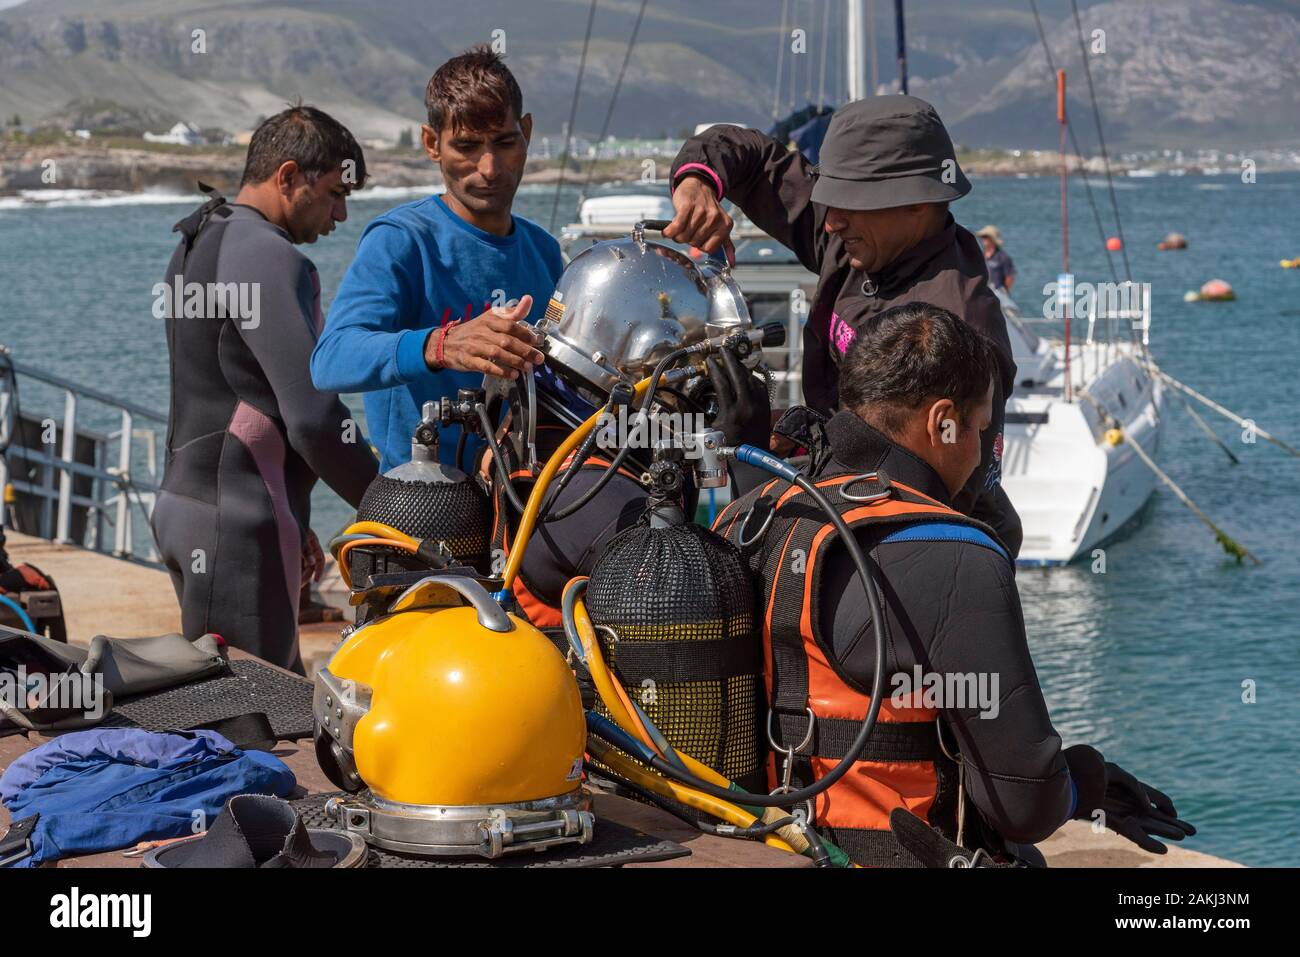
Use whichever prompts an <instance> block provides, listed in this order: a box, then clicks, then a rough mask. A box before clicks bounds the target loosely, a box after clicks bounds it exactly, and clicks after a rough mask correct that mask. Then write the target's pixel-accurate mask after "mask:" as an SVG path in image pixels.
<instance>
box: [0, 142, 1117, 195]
mask: <svg viewBox="0 0 1300 957" xmlns="http://www.w3.org/2000/svg"><path fill="white" fill-rule="evenodd" d="M1070 160H1071V168H1072V169H1074V168H1077V165H1078V164H1077V160H1076V159H1075V158H1073V157H1071V158H1070ZM366 162H367V166H368V167H369V172H370V179H369V182H368V184H367V185H369V186H377V187H388V188H401V187H419V186H429V185H437V184H438V183H440V182H441V176H440V175H439V173H438V170H437V168H436V167H434V166H432V165H431V164H430V163H429V161H428V159H427V158H426V157H425V156H424V155H423V154H420V153H417V152H414V151H409V150H407V151H396V150H371V151H369V152H368V153H367V156H366ZM1058 163H1059V160H1058V158H1057V157H1056V155H1055V154H1053V153H1046V152H1043V153H1038V154H1032V153H1029V152H1026V153H1022V154H1021V155H1020V156H1015V155H1013V154H1011V153H986V152H984V151H981V153H979V154H972V155H970V156H964V157H962V166H963V168H964V169H965V170H966V172H968V173H971V174H974V175H977V176H978V175H985V176H1019V175H1030V176H1042V175H1056V173H1057V171H1058ZM243 164H244V150H243V149H242V148H238V147H216V148H211V149H203V148H195V149H188V150H183V151H181V150H168V151H162V150H151V149H144V148H131V147H117V146H97V145H92V144H51V145H27V144H18V143H13V142H10V143H4V144H0V196H3V195H14V194H17V193H20V192H23V191H26V190H45V189H61V190H64V189H84V190H95V191H104V192H148V191H152V192H164V193H189V192H192V191H193V190H194V184H195V182H196V181H202V182H204V183H207V184H209V185H211V186H214V187H216V188H217V189H218V190H222V191H225V192H227V194H229V193H230V192H233V191H234V190H235V189H237V188H238V186H239V177H240V173H241V172H242V170H243ZM669 165H670V164H669V162H668V160H667V159H666V158H661V159H659V160H658V161H657V162H656V169H655V175H656V177H658V179H659V181H660V182H662V181H664V180H666V179H667V176H668V173H669ZM1085 168H1086V169H1087V170H1088V172H1090V173H1092V172H1100V171H1101V167H1100V163H1099V161H1097V160H1089V161H1088V162H1087V163H1086V164H1085ZM1112 168H1116V169H1118V168H1120V167H1112ZM643 174H644V170H643V168H642V165H641V160H639V159H635V158H628V159H621V160H607V161H600V162H599V163H598V165H597V168H596V171H595V175H594V177H593V182H597V183H602V184H603V183H634V182H637V181H638V180H640V179H641V177H642V176H643ZM559 176H560V168H559V161H558V160H533V161H530V162H529V164H528V169H527V171H526V172H525V175H524V182H525V183H536V184H546V183H554V182H555V181H556V180H557V179H558V178H559ZM565 178H566V179H567V180H571V181H573V182H578V181H580V179H581V180H585V178H586V169H585V167H583V168H581V169H580V168H579V167H578V165H577V164H576V163H570V166H569V170H568V171H567V172H566V173H565Z"/></svg>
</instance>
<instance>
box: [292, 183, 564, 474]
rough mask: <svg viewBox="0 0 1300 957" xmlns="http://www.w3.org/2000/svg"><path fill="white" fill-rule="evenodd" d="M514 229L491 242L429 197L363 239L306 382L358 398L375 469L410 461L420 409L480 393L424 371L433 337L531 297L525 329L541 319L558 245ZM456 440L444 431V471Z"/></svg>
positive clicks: (385, 218) (475, 379) (468, 379)
mask: <svg viewBox="0 0 1300 957" xmlns="http://www.w3.org/2000/svg"><path fill="white" fill-rule="evenodd" d="M512 220H513V223H514V228H513V229H512V231H511V233H510V235H508V236H496V235H494V234H492V233H488V232H484V231H483V230H481V229H478V228H477V227H475V226H472V225H470V224H469V223H467V222H465V221H464V220H463V219H461V218H460V217H459V216H457V215H456V214H455V213H454V212H452V211H451V210H450V209H449V208H448V207H447V205H446V204H445V203H444V202H443V201H442V198H441V197H438V196H431V197H429V198H428V199H422V200H417V201H416V202H413V203H407V204H405V205H403V206H398V207H396V208H395V209H391V210H389V211H388V212H386V213H384V214H383V215H382V216H379V217H378V218H376V219H375V220H373V221H372V222H371V223H370V224H369V225H368V226H367V227H366V229H365V232H363V233H362V234H361V241H360V242H359V243H358V245H357V255H356V258H355V259H353V260H352V265H351V266H350V267H348V271H347V275H345V276H344V277H343V282H342V284H341V285H340V286H339V291H338V295H337V296H335V298H334V303H333V305H332V306H331V307H330V311H329V316H328V317H327V318H326V321H325V331H324V332H323V333H322V334H321V337H320V340H319V342H317V344H316V348H315V350H314V351H313V352H312V357H311V375H312V381H313V382H314V383H315V385H316V388H318V389H322V390H327V391H330V392H364V393H365V406H366V418H367V422H368V426H369V432H370V437H371V440H372V441H373V442H374V444H375V446H376V448H378V449H379V452H380V456H381V462H380V468H381V469H382V470H384V471H387V470H388V469H390V468H392V467H393V466H395V465H399V464H401V463H402V462H405V461H407V460H408V459H409V458H410V457H411V434H412V433H413V432H414V431H415V427H416V425H417V424H419V421H420V407H421V406H422V405H423V404H424V403H425V402H426V401H428V400H430V399H437V398H440V397H442V396H455V394H456V390H457V389H468V388H475V389H476V388H479V387H480V386H481V385H482V382H483V375H482V373H478V372H454V371H446V370H444V371H442V372H433V371H431V370H430V369H429V367H428V366H427V365H426V364H425V361H424V345H425V340H427V339H428V337H429V334H430V332H431V331H432V330H434V329H436V328H438V327H439V326H441V325H444V324H446V323H448V322H451V321H452V320H454V319H472V318H473V317H474V316H477V315H479V314H481V313H483V312H484V311H486V310H487V309H489V308H491V307H492V306H508V305H512V304H514V303H515V302H517V301H518V300H519V299H520V298H521V297H522V296H524V295H525V294H528V295H531V296H532V297H533V305H532V309H531V310H530V311H529V314H528V317H527V318H528V321H529V322H536V321H537V320H538V319H540V318H541V316H542V315H543V313H544V312H545V311H546V303H547V301H548V300H549V299H550V297H551V293H552V292H553V291H554V289H555V283H556V280H558V279H559V277H560V273H561V272H562V271H563V269H564V262H563V259H562V258H561V256H560V245H559V243H557V242H556V241H555V239H554V237H552V236H551V235H549V234H548V233H547V232H546V231H545V230H544V229H542V228H541V227H540V226H538V225H537V224H536V223H533V222H530V221H529V220H527V219H524V218H523V217H520V216H514V217H512ZM459 433H460V430H459V427H452V428H451V429H448V430H444V432H443V436H442V441H441V448H440V457H441V459H442V461H443V462H444V463H448V464H450V463H452V462H453V461H454V458H455V451H456V449H455V446H456V438H457V437H458V436H459Z"/></svg>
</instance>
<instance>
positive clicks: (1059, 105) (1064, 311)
mask: <svg viewBox="0 0 1300 957" xmlns="http://www.w3.org/2000/svg"><path fill="white" fill-rule="evenodd" d="M1056 122H1057V125H1058V126H1059V127H1060V128H1061V139H1060V148H1059V149H1060V155H1061V259H1062V275H1061V278H1060V280H1059V281H1058V290H1059V289H1060V287H1061V286H1063V285H1066V284H1067V283H1068V294H1065V295H1061V315H1062V317H1063V318H1064V320H1065V401H1066V402H1072V401H1074V397H1073V389H1072V386H1071V382H1070V320H1071V318H1072V307H1073V302H1072V300H1073V299H1074V282H1073V279H1072V278H1071V277H1070V215H1069V209H1068V207H1067V204H1066V168H1065V131H1066V123H1065V71H1064V70H1057V71H1056Z"/></svg>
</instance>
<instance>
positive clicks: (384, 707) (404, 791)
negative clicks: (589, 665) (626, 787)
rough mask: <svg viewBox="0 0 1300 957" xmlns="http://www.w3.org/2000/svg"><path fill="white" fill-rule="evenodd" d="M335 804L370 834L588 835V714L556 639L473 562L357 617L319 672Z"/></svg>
mask: <svg viewBox="0 0 1300 957" xmlns="http://www.w3.org/2000/svg"><path fill="white" fill-rule="evenodd" d="M313 712H314V714H315V718H316V751H317V756H318V758H319V759H320V763H321V767H322V768H323V769H324V771H325V773H326V774H327V776H329V778H330V780H332V781H333V782H334V783H335V784H336V785H338V786H339V787H341V788H343V789H344V790H345V791H351V792H353V793H354V796H352V797H346V798H336V799H334V800H333V801H331V802H330V804H328V805H327V807H326V810H327V811H328V813H329V814H330V815H331V816H333V817H335V818H336V819H337V820H339V821H341V822H342V823H343V824H344V826H345V827H347V828H348V829H349V830H353V831H357V832H359V833H360V834H361V835H362V836H363V837H364V838H365V839H366V840H367V841H368V842H369V843H371V844H374V845H377V846H379V847H383V848H387V849H389V850H396V851H401V852H405V853H413V854H423V855H474V854H478V855H481V856H484V857H497V856H499V855H501V854H503V853H506V852H508V851H513V850H521V849H537V848H541V847H546V846H548V845H551V844H560V843H583V844H585V843H587V842H589V841H590V840H591V836H592V827H593V824H594V819H593V816H592V813H591V810H590V808H591V797H590V794H589V793H588V792H587V791H586V790H585V789H583V788H582V786H581V777H582V754H583V749H584V747H585V745H586V722H585V719H584V716H583V710H582V701H581V698H580V696H579V693H578V686H577V683H576V682H575V680H574V677H573V673H572V671H570V669H569V667H568V665H566V664H565V662H564V659H563V658H562V657H561V655H560V653H559V652H558V651H557V650H556V648H555V646H554V645H553V644H552V643H551V642H550V641H549V640H548V639H547V638H546V636H544V635H543V634H542V633H541V632H540V631H538V630H537V629H536V628H534V627H533V626H532V625H531V624H529V623H528V622H527V621H525V620H524V619H522V618H518V617H516V616H514V615H510V614H508V613H506V612H505V611H504V610H502V608H501V607H500V606H499V605H498V604H497V603H496V602H495V601H494V600H493V599H492V596H491V594H489V592H488V591H487V589H486V588H485V587H484V586H483V585H482V584H481V583H480V582H479V581H478V580H476V579H475V578H472V577H470V576H468V575H456V574H436V575H430V576H428V577H426V578H424V579H422V580H421V581H420V582H419V583H417V584H415V585H412V586H411V587H410V588H408V589H406V591H405V592H403V593H402V595H401V596H400V597H398V598H397V600H396V601H394V602H393V604H392V606H391V607H390V609H389V612H388V614H386V615H383V616H381V617H379V618H376V619H374V620H372V621H370V622H367V623H366V624H365V625H363V626H361V627H360V628H358V629H357V630H356V631H354V632H353V633H352V634H351V635H350V636H349V637H348V638H347V639H346V640H345V641H344V642H343V643H342V644H341V645H340V646H339V647H338V649H337V650H335V652H334V654H333V656H332V657H331V658H330V661H329V664H328V665H327V666H326V667H325V668H323V669H322V670H321V671H320V673H319V674H318V675H317V679H316V687H315V692H314V701H313Z"/></svg>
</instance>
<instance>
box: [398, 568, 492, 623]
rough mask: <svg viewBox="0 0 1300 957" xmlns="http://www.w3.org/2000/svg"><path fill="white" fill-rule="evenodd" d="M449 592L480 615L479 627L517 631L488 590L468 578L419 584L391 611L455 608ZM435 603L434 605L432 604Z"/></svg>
mask: <svg viewBox="0 0 1300 957" xmlns="http://www.w3.org/2000/svg"><path fill="white" fill-rule="evenodd" d="M445 589H450V590H451V591H453V592H455V593H456V594H457V595H460V596H461V597H462V598H464V599H465V600H466V601H468V602H469V603H470V604H471V605H473V606H474V610H475V611H476V612H478V623H479V624H480V625H482V626H483V627H484V628H486V629H488V631H502V632H504V631H514V628H515V623H514V622H513V621H511V620H510V616H509V615H507V614H506V613H505V610H504V609H502V607H501V606H500V605H498V604H497V603H496V602H495V601H494V600H493V598H492V595H491V594H490V593H489V592H488V590H487V589H486V588H484V587H483V586H482V585H480V584H479V583H478V582H477V581H475V580H474V579H473V578H467V577H466V576H464V575H430V576H428V577H427V578H424V579H421V580H420V581H418V582H416V583H415V584H414V585H412V586H411V587H410V588H408V589H406V591H404V592H402V594H401V595H399V596H398V597H397V600H396V601H394V602H393V604H392V606H391V607H390V608H389V611H390V613H391V612H399V611H406V610H407V609H409V608H415V607H418V606H419V605H420V604H422V603H423V604H430V603H431V604H433V605H434V607H439V606H448V605H454V604H456V603H455V602H450V601H447V597H448V596H447V594H446V591H445ZM430 599H432V602H430V601H429V600H430Z"/></svg>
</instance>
